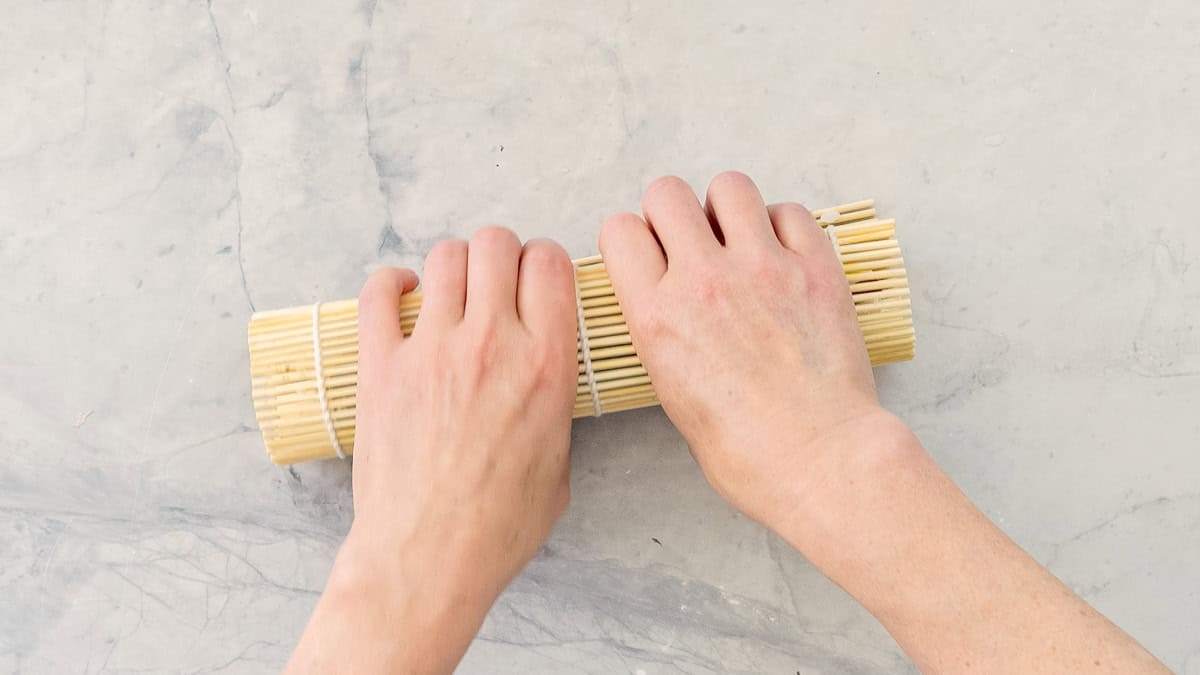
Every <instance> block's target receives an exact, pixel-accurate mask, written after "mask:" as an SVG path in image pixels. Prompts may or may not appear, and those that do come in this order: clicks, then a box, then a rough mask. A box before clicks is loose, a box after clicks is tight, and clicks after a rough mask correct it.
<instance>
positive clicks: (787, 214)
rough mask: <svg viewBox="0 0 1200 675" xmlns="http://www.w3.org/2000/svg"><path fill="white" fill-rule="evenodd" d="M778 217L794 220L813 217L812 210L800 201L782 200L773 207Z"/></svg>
mask: <svg viewBox="0 0 1200 675" xmlns="http://www.w3.org/2000/svg"><path fill="white" fill-rule="evenodd" d="M772 210H773V211H774V212H775V216H776V217H782V218H788V219H792V220H799V219H808V218H811V217H812V212H810V211H809V210H808V209H807V208H805V207H804V205H803V204H801V203H799V202H782V203H780V204H776V205H774V206H773V207H772Z"/></svg>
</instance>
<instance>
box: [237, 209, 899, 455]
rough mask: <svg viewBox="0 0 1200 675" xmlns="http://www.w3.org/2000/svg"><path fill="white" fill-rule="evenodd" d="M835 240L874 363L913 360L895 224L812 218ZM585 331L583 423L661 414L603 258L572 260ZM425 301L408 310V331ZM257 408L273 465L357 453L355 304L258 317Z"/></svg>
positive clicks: (581, 338) (861, 216) (254, 344)
mask: <svg viewBox="0 0 1200 675" xmlns="http://www.w3.org/2000/svg"><path fill="white" fill-rule="evenodd" d="M813 215H814V216H816V217H817V220H818V222H820V223H821V225H822V227H824V228H825V230H826V233H827V234H828V235H829V236H830V239H831V240H832V241H834V242H835V248H836V250H837V253H838V256H839V257H840V258H841V262H842V269H843V270H844V272H845V274H846V279H847V281H849V282H850V292H851V294H852V296H853V300H854V306H855V309H856V310H857V313H858V322H859V326H860V327H861V329H862V334H863V339H864V341H865V342H866V347H867V352H868V354H869V356H870V358H871V365H872V366H879V365H883V364H887V363H894V362H897V361H907V360H909V359H911V358H913V354H914V348H915V334H914V331H913V323H912V308H911V305H910V302H909V288H908V278H907V275H906V273H905V270H904V259H903V258H902V257H901V256H900V245H899V243H898V242H897V241H896V227H895V221H893V220H890V219H888V220H883V219H878V218H876V214H875V205H874V202H873V201H872V200H864V201H860V202H854V203H852V204H844V205H842V206H835V207H831V208H827V209H820V210H817V211H813ZM574 264H575V278H576V289H577V292H578V298H579V303H578V309H579V322H580V324H581V325H582V328H583V329H582V330H581V331H580V334H579V335H578V336H577V338H576V342H577V348H578V352H579V356H578V381H577V386H576V391H575V417H586V416H590V415H600V414H605V413H612V412H617V411H619V410H630V409H633V408H644V407H648V406H654V405H658V398H657V396H656V395H655V393H654V386H653V385H652V384H651V382H650V378H649V376H648V375H647V374H646V369H645V368H644V367H642V363H641V361H640V360H639V359H638V355H637V353H636V352H635V351H634V349H633V343H632V341H631V340H630V337H629V330H628V328H627V326H626V325H625V318H624V317H623V316H622V315H621V308H620V306H619V305H618V304H617V299H616V296H614V295H613V289H612V284H611V283H610V282H609V278H608V272H607V270H606V268H605V266H604V261H603V260H602V259H601V258H600V257H599V256H593V257H590V258H583V259H581V260H576V261H574ZM420 308H421V293H420V291H419V290H418V291H416V292H413V293H409V294H406V295H405V296H404V297H403V298H402V299H401V301H400V316H401V319H400V321H401V325H402V327H403V330H404V333H405V335H407V334H409V333H411V332H412V329H413V325H414V324H415V323H416V319H417V313H418V311H419V310H420ZM249 342H250V373H251V380H252V387H253V397H254V410H255V414H256V415H257V417H258V425H259V429H261V431H262V435H263V441H264V442H265V444H266V447H267V453H268V454H269V456H270V458H271V461H272V462H274V463H276V464H293V463H295V462H303V461H307V460H312V459H323V458H328V457H338V456H345V455H349V454H350V453H351V452H352V451H353V448H354V416H355V392H356V388H357V382H358V302H357V300H340V301H336V302H328V303H322V304H318V305H308V306H303V307H293V308H289V309H281V310H275V311H269V312H258V313H256V314H255V315H254V316H253V317H251V319H250V327H249Z"/></svg>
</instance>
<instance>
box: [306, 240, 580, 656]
mask: <svg viewBox="0 0 1200 675" xmlns="http://www.w3.org/2000/svg"><path fill="white" fill-rule="evenodd" d="M416 283H417V279H416V275H414V274H413V273H412V272H411V271H408V270H395V269H391V270H383V271H380V272H377V273H375V274H374V275H372V276H371V278H370V280H369V281H367V284H366V286H365V287H364V288H363V291H362V294H361V296H360V297H359V379H358V396H357V399H358V419H357V423H356V424H357V433H356V438H355V449H354V477H353V478H354V512H355V516H354V524H353V526H352V528H351V531H350V534H349V536H348V537H347V540H346V543H345V545H344V546H343V548H342V551H341V553H340V554H339V556H338V560H337V562H336V564H335V566H334V569H333V572H332V573H331V576H330V583H329V587H328V588H329V589H331V590H327V593H326V595H327V597H329V598H330V599H329V600H328V602H329V603H332V604H333V605H335V609H332V610H330V611H331V612H332V613H333V614H337V613H338V611H339V610H338V609H337V608H336V605H337V603H338V598H339V597H345V598H346V604H348V605H351V606H353V609H351V610H350V611H349V612H348V613H347V614H346V615H344V616H342V617H341V619H340V620H338V621H332V620H331V621H329V623H337V624H340V625H353V626H354V629H355V630H360V629H361V630H370V631H379V632H381V633H383V635H382V644H375V645H372V647H371V648H370V649H363V650H358V651H359V652H360V656H361V658H364V659H365V658H370V657H372V656H375V655H376V654H379V655H387V656H386V658H385V657H384V656H381V657H380V661H379V662H375V663H357V664H356V665H358V666H361V670H371V669H373V668H374V667H379V668H381V669H383V670H395V671H403V672H446V671H449V670H452V669H453V667H454V665H455V664H456V663H457V662H458V659H459V658H461V656H462V654H463V653H464V652H465V650H466V647H467V645H468V644H469V642H470V640H471V638H472V637H473V636H474V634H475V631H476V630H478V628H479V625H480V623H482V621H483V618H484V616H485V615H486V613H487V611H488V608H489V607H490V606H491V604H492V603H493V602H494V601H495V599H496V597H497V596H498V595H499V594H500V592H501V591H502V590H503V589H504V587H505V586H506V585H507V584H508V583H509V582H510V581H511V580H512V579H513V577H515V576H516V574H517V573H518V572H519V571H520V569H521V568H522V567H523V566H524V565H525V563H527V562H528V561H529V560H530V558H532V557H533V555H534V553H535V552H536V551H537V549H538V547H539V546H540V545H541V544H542V542H543V541H544V540H545V539H546V537H547V536H548V535H549V533H550V529H551V527H552V526H553V524H554V522H555V520H557V519H558V517H559V516H560V515H561V514H562V513H563V511H564V510H565V508H566V506H567V501H568V467H569V464H568V445H569V443H570V425H571V411H572V408H573V405H574V400H575V381H576V351H575V332H576V318H575V317H576V314H575V293H574V286H573V280H572V271H571V263H570V260H569V259H568V258H567V255H566V253H565V252H564V251H563V249H562V248H561V247H559V246H558V245H557V244H554V243H552V242H549V241H531V242H529V243H528V244H526V245H525V246H524V248H522V246H521V243H520V241H519V240H518V239H517V238H516V236H514V235H513V233H512V232H509V231H508V230H505V229H501V228H487V229H483V230H480V231H479V232H478V233H477V234H476V235H475V237H474V238H473V239H472V240H471V243H470V246H469V249H468V244H467V243H466V242H463V241H447V242H442V243H440V244H438V245H437V246H435V247H434V249H433V250H432V251H431V252H430V254H429V257H428V258H427V259H426V261H425V283H424V298H423V301H422V307H421V310H420V315H419V317H418V320H417V323H416V326H415V328H414V329H413V332H412V335H411V336H410V337H408V338H405V337H404V335H403V334H402V332H401V329H400V317H399V315H398V311H399V301H400V296H401V294H403V293H405V292H408V291H411V290H412V289H413V288H414V287H415V286H416ZM326 602H327V600H326V598H323V599H322V604H326ZM364 608H367V609H364ZM320 612H321V608H320V607H319V608H318V614H317V616H315V617H314V619H313V624H316V623H318V621H320ZM347 616H349V617H353V618H346V617H347ZM371 616H375V617H376V618H377V619H378V620H377V621H373V620H371V618H370V617H371ZM313 630H316V629H313V628H311V626H310V631H313ZM347 630H349V629H347ZM306 638H307V635H306ZM303 650H304V643H302V644H301V649H300V650H298V652H297V654H298V657H297V659H299V658H300V656H299V655H301V653H302V652H303ZM344 651H350V650H344ZM334 653H336V651H335V652H334ZM393 657H394V658H396V659H399V660H391V659H392V658H393ZM340 666H342V667H346V662H341V663H340ZM316 670H321V668H316ZM355 670H359V669H357V668H356V669H355Z"/></svg>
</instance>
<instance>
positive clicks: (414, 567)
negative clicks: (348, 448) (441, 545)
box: [320, 528, 494, 673]
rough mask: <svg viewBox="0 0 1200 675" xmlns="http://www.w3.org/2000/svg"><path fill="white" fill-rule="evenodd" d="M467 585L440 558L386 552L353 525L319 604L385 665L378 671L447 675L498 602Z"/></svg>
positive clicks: (355, 641) (358, 642)
mask: <svg viewBox="0 0 1200 675" xmlns="http://www.w3.org/2000/svg"><path fill="white" fill-rule="evenodd" d="M466 582H467V580H465V579H461V578H458V576H456V575H454V574H451V573H449V572H448V571H447V570H446V569H439V566H438V564H437V560H436V556H417V555H413V554H412V552H406V553H405V554H401V555H399V556H395V555H392V556H388V555H386V554H385V550H384V548H383V547H381V546H380V542H379V541H377V540H373V539H372V538H370V537H369V536H367V535H366V534H365V533H363V532H362V531H360V530H356V529H355V528H352V529H351V532H350V534H349V535H348V536H347V537H346V541H345V543H343V545H342V548H341V550H340V551H339V552H338V556H337V559H336V560H335V562H334V565H333V568H332V570H331V571H330V574H329V581H328V583H327V584H326V587H325V592H324V593H323V594H322V597H321V601H320V602H321V605H323V606H324V609H325V610H327V611H328V612H329V614H331V615H333V616H336V617H339V618H338V619H337V620H336V621H337V622H340V623H342V624H343V626H344V627H345V629H347V630H349V631H351V632H352V633H353V635H354V637H353V641H354V643H356V644H360V645H369V649H370V650H371V652H372V653H374V654H375V655H376V656H377V657H378V658H379V659H380V665H381V666H384V665H386V667H381V669H380V671H381V672H417V673H426V672H429V673H436V672H450V671H452V670H453V669H454V667H455V665H456V664H457V663H458V660H459V659H460V658H461V657H462V654H463V653H465V652H466V649H467V647H468V646H469V644H470V642H471V639H472V637H474V635H475V633H476V631H478V630H479V626H480V625H481V624H482V623H483V619H484V617H485V616H486V615H487V612H488V610H489V609H490V607H491V601H492V600H494V598H490V597H489V598H483V597H481V596H480V594H479V593H477V592H474V591H473V590H471V589H470V588H469V584H468V583H466ZM430 635H436V636H438V640H436V641H432V642H431V641H430V640H429V639H428V636H430Z"/></svg>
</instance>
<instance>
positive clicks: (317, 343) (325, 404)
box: [312, 302, 346, 459]
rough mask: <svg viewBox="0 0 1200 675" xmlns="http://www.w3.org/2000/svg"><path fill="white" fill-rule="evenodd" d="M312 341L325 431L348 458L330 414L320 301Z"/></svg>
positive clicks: (339, 453)
mask: <svg viewBox="0 0 1200 675" xmlns="http://www.w3.org/2000/svg"><path fill="white" fill-rule="evenodd" d="M312 343H313V368H314V369H316V371H317V400H318V401H320V403H321V417H322V418H324V420H325V431H328V432H329V442H330V443H331V444H332V445H333V450H334V452H336V453H337V456H338V459H346V453H345V452H343V451H342V443H341V441H339V440H338V437H337V430H336V429H334V428H333V417H331V416H330V415H329V399H328V398H327V397H326V396H325V373H324V372H323V370H322V368H321V303H319V302H318V303H316V304H314V305H313V312H312Z"/></svg>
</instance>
